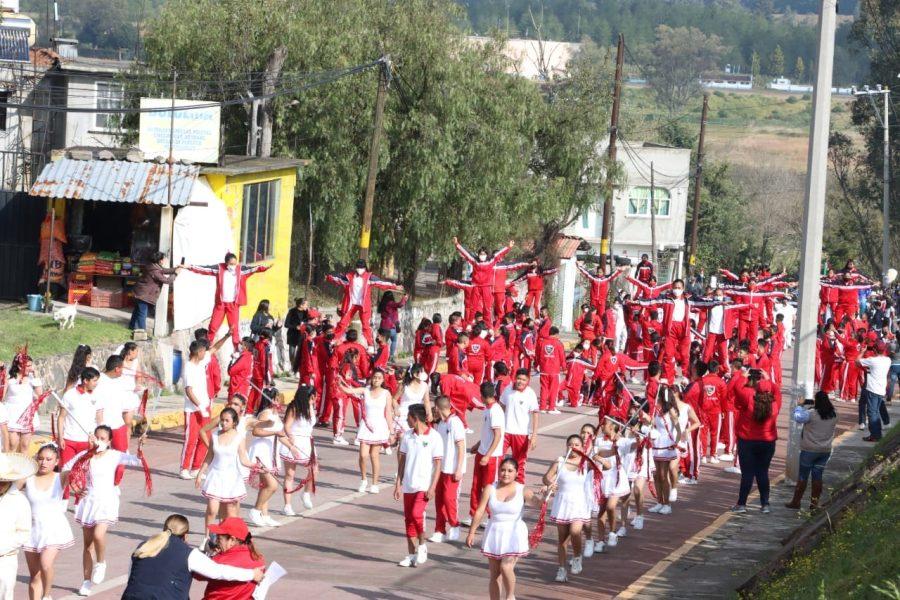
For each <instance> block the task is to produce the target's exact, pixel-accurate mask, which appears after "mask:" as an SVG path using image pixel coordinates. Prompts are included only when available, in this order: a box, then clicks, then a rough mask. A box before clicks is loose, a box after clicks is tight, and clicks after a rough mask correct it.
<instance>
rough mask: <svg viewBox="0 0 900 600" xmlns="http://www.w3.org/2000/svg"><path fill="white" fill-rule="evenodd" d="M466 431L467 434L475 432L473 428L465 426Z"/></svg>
mask: <svg viewBox="0 0 900 600" xmlns="http://www.w3.org/2000/svg"><path fill="white" fill-rule="evenodd" d="M466 433H467V434H473V433H475V430H474V429H470V428H468V427H466Z"/></svg>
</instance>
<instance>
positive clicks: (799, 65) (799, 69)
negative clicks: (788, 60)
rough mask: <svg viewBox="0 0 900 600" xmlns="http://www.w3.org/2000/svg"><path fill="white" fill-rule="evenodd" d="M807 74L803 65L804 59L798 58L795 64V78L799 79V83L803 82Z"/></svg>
mask: <svg viewBox="0 0 900 600" xmlns="http://www.w3.org/2000/svg"><path fill="white" fill-rule="evenodd" d="M805 74H806V65H804V64H803V58H802V57H800V56H798V57H797V62H795V63H794V77H796V78H797V81H798V82H802V81H803V76H804V75H805Z"/></svg>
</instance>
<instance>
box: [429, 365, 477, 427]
mask: <svg viewBox="0 0 900 600" xmlns="http://www.w3.org/2000/svg"><path fill="white" fill-rule="evenodd" d="M434 377H435V378H437V381H438V384H437V386H438V389H439V390H440V392H441V393H440V395H441V396H446V397H448V398H450V404H452V405H453V412H454V413H456V415H457V416H458V417H459V418H460V420H462V422H463V425H465V426H466V427H467V428H468V426H469V422H468V419H467V418H466V414H467V413H468V411H470V410H472V409H475V408H484V404H483V403H482V402H481V391H480V388H479V387H478V386H477V385H475V384H474V383H472V382H471V381H469V380H468V379H464V378H463V377H460V376H459V375H453V374H451V373H447V374H445V375H440V374H438V373H435V374H434Z"/></svg>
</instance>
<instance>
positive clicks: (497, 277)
mask: <svg viewBox="0 0 900 600" xmlns="http://www.w3.org/2000/svg"><path fill="white" fill-rule="evenodd" d="M527 266H528V263H526V262H519V263H509V264H505V265H495V266H494V293H495V294H505V293H506V288H507V286H508V285H509V284H507V283H506V276H507V274H508V273H509V272H510V271H518V270H519V269H524V268H525V267H527ZM517 280H518V279H517Z"/></svg>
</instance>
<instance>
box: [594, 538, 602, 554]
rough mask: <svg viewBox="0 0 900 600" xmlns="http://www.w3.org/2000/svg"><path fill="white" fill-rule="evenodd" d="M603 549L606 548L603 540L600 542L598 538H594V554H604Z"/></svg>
mask: <svg viewBox="0 0 900 600" xmlns="http://www.w3.org/2000/svg"><path fill="white" fill-rule="evenodd" d="M603 549H604V546H603V542H598V541H597V540H594V554H602V553H603Z"/></svg>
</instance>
